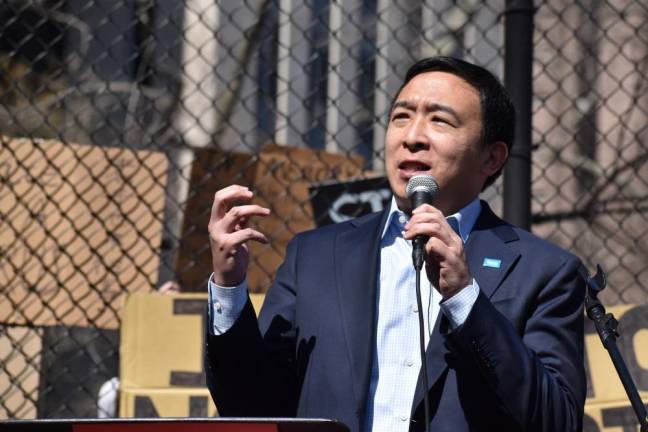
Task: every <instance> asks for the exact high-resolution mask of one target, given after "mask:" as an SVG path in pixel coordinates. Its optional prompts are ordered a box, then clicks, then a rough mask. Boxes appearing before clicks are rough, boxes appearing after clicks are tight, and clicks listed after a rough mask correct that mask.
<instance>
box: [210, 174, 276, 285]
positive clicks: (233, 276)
mask: <svg viewBox="0 0 648 432" xmlns="http://www.w3.org/2000/svg"><path fill="white" fill-rule="evenodd" d="M253 196H254V194H253V193H252V191H251V190H249V189H248V188H247V187H245V186H239V185H232V186H228V187H226V188H224V189H221V190H219V191H218V192H216V194H215V195H214V204H213V206H212V209H211V217H210V219H209V225H208V230H209V244H210V247H211V253H212V268H213V271H214V282H215V283H216V284H217V285H220V286H224V287H232V286H236V285H239V284H240V283H241V282H242V281H243V279H244V278H245V274H246V272H247V268H248V264H249V261H250V254H249V249H248V245H247V242H248V240H252V241H258V242H260V243H268V238H267V237H266V236H265V235H264V234H263V233H261V232H259V231H257V230H255V229H252V228H250V227H249V226H248V223H249V221H250V218H251V217H255V216H261V217H264V216H268V215H269V214H270V210H269V209H267V208H265V207H261V206H259V205H256V204H247V203H249V202H250V201H251V200H252V197H253Z"/></svg>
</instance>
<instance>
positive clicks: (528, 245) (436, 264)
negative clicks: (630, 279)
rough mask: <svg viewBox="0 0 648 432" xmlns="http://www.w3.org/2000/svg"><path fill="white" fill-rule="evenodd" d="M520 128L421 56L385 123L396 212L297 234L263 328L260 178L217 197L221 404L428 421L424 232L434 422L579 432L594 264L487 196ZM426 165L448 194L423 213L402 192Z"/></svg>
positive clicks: (355, 424) (225, 408) (232, 411)
mask: <svg viewBox="0 0 648 432" xmlns="http://www.w3.org/2000/svg"><path fill="white" fill-rule="evenodd" d="M513 129H514V110H513V107H512V104H511V102H510V100H509V98H508V96H507V94H506V92H505V90H504V89H503V87H502V86H501V84H500V83H499V82H498V81H497V79H496V78H494V77H493V76H492V75H491V74H490V73H489V72H487V71H486V70H484V69H482V68H480V67H477V66H475V65H472V64H469V63H466V62H463V61H461V60H457V59H452V58H447V57H437V58H431V59H425V60H422V61H420V62H418V63H416V64H415V65H413V66H412V67H411V68H410V70H409V71H408V73H407V75H406V78H405V82H404V84H403V86H402V87H401V89H400V90H399V92H398V94H397V96H396V98H395V100H394V103H393V106H392V110H391V113H390V119H389V125H388V128H387V135H386V144H385V145H386V148H385V165H386V172H387V177H388V179H389V183H390V186H391V189H392V191H393V194H394V197H393V200H392V204H391V207H389V208H387V209H385V210H384V211H383V212H379V213H375V214H371V215H368V216H365V217H361V218H359V219H356V220H353V221H349V222H345V223H341V224H336V225H331V226H327V227H323V228H320V229H317V230H312V231H309V232H306V233H302V234H299V235H297V236H296V237H295V239H293V241H292V242H291V244H290V245H289V246H288V248H287V251H286V258H285V261H284V263H283V264H282V266H281V268H280V269H279V270H278V272H277V275H276V280H275V283H274V284H273V286H272V287H271V288H270V290H269V291H268V293H267V296H266V300H265V304H264V306H263V309H262V311H261V313H260V316H259V320H258V324H257V320H256V318H255V315H254V311H253V309H252V307H251V305H250V303H249V300H247V294H246V287H245V271H246V268H247V260H248V252H247V246H246V242H247V241H260V242H267V241H268V240H267V238H266V236H265V235H264V234H263V233H260V232H258V231H256V230H254V229H251V228H249V227H248V226H247V223H248V221H249V219H250V218H252V217H263V216H266V215H268V214H269V211H268V210H267V209H265V208H262V207H259V206H256V205H251V204H248V203H246V201H249V200H250V199H251V198H252V196H253V193H252V192H251V191H249V190H248V189H247V188H244V187H240V186H230V187H227V188H225V189H223V190H221V191H218V192H217V193H216V195H215V199H214V205H213V208H212V216H211V220H210V223H209V232H210V243H211V248H212V257H213V268H214V273H213V275H212V279H211V280H210V287H209V290H210V308H209V322H210V323H209V325H208V336H207V350H206V353H207V354H206V370H207V374H208V383H209V388H210V391H211V393H212V396H213V398H214V401H215V402H216V405H217V407H218V408H219V411H220V412H221V414H222V415H227V416H274V417H291V416H295V415H296V416H300V417H319V418H334V419H338V420H340V421H342V422H343V423H345V424H346V425H347V426H349V427H350V429H351V430H352V431H398V430H402V431H407V430H424V429H425V425H424V424H423V423H424V416H423V406H422V403H423V390H424V389H423V388H422V383H421V364H420V358H419V355H418V337H419V336H418V330H417V329H418V327H417V325H418V324H417V306H416V300H415V294H414V292H415V287H414V277H413V275H414V271H413V269H412V264H411V240H412V239H413V238H414V237H415V236H417V235H422V236H425V237H428V238H429V240H428V241H427V243H426V245H425V249H426V261H425V274H426V275H427V280H426V281H425V283H422V291H423V294H424V296H423V298H424V303H423V306H424V311H425V314H424V315H425V317H426V327H425V328H426V331H425V334H426V341H425V342H426V344H427V351H426V365H424V367H426V368H427V371H428V375H429V385H430V388H429V389H426V390H427V391H428V395H429V404H430V406H429V408H430V413H431V414H430V417H431V420H430V430H432V431H468V430H476V431H481V430H484V431H490V430H501V431H513V430H542V431H575V430H580V428H581V421H582V415H583V405H584V399H585V379H584V371H583V313H582V302H583V296H584V281H583V279H582V277H581V274H582V273H581V264H580V262H579V260H578V259H577V258H575V257H574V256H573V255H571V254H569V253H568V252H565V251H563V250H561V249H559V248H558V247H556V246H553V245H551V244H549V243H547V242H545V241H543V240H541V239H539V238H537V237H535V236H533V235H532V234H530V233H528V232H526V231H523V230H521V229H519V228H516V227H513V226H511V225H509V224H507V223H505V222H504V221H502V220H500V219H499V218H497V217H496V216H495V215H494V214H493V213H492V212H491V210H490V209H489V207H488V205H487V204H486V203H484V202H480V200H479V198H478V195H479V193H480V192H481V191H482V190H483V188H485V187H486V186H488V185H489V184H491V183H492V182H493V181H494V180H495V178H496V177H497V176H498V175H499V174H500V172H501V170H502V167H503V165H504V163H505V162H506V159H507V157H508V152H509V146H510V144H511V142H512V135H513V132H512V131H513ZM421 173H427V174H430V175H432V176H434V177H435V178H436V180H437V181H438V184H439V187H440V192H439V194H438V196H437V197H436V199H435V201H434V203H433V204H434V205H433V206H432V205H423V206H420V207H418V208H416V209H414V210H412V209H411V208H410V207H411V206H410V203H409V201H408V198H407V196H406V192H405V188H406V184H407V182H408V180H409V179H410V178H411V177H412V176H414V175H416V174H421ZM241 203H242V204H241ZM446 216H451V217H449V218H447V219H446ZM453 227H454V228H453ZM229 287H234V288H229Z"/></svg>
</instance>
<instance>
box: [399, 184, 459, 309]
mask: <svg viewBox="0 0 648 432" xmlns="http://www.w3.org/2000/svg"><path fill="white" fill-rule="evenodd" d="M439 191H440V189H439V185H438V183H437V182H436V180H435V179H434V177H432V176H430V175H428V174H419V175H416V176H414V177H412V178H411V179H410V180H409V181H408V183H407V188H406V192H407V196H408V198H409V199H410V203H411V207H412V217H411V219H410V221H409V222H408V223H407V225H406V226H405V239H408V240H412V261H413V264H414V267H415V268H416V269H418V270H420V269H421V268H422V267H423V262H425V261H427V266H426V272H427V276H428V279H429V280H430V282H432V283H433V284H434V286H435V287H436V288H437V289H438V291H439V292H440V293H441V295H442V297H443V298H444V299H447V298H450V297H452V296H453V295H454V294H456V293H457V292H459V290H461V289H463V288H464V287H466V286H468V285H469V284H471V283H472V275H471V274H470V270H469V269H468V264H467V263H466V257H465V253H464V246H463V241H462V239H461V237H459V235H458V234H457V233H455V232H454V230H453V229H452V227H451V226H450V225H449V224H448V222H447V220H446V218H445V215H443V213H441V211H440V210H438V209H436V208H435V207H433V203H434V200H435V198H436V197H437V196H438V194H439Z"/></svg>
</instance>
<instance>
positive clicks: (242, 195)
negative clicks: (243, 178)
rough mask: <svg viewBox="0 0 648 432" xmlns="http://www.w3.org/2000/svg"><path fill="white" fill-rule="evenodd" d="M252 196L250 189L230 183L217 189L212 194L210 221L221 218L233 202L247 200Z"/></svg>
mask: <svg viewBox="0 0 648 432" xmlns="http://www.w3.org/2000/svg"><path fill="white" fill-rule="evenodd" d="M252 196H253V194H252V191H251V190H250V189H248V188H247V187H245V186H239V185H231V186H227V187H226V188H223V189H221V190H219V191H218V192H216V193H215V194H214V204H213V205H212V209H211V218H210V223H211V222H212V221H213V220H215V219H216V220H219V219H222V218H223V217H224V216H225V214H226V213H227V211H228V210H229V209H230V208H231V207H232V206H233V205H234V204H235V203H237V202H245V201H249V200H251V199H252Z"/></svg>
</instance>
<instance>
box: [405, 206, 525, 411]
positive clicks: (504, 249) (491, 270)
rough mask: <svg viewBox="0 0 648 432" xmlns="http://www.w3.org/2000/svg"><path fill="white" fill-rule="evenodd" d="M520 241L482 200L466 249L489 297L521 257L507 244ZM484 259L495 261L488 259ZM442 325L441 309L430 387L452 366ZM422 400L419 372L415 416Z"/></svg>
mask: <svg viewBox="0 0 648 432" xmlns="http://www.w3.org/2000/svg"><path fill="white" fill-rule="evenodd" d="M516 240H518V236H517V234H516V233H515V231H514V230H513V229H512V228H511V226H510V225H508V224H506V222H504V221H502V220H501V219H499V218H498V217H497V216H495V214H494V213H493V212H492V210H491V209H490V207H489V206H488V204H486V203H485V202H482V209H481V213H480V215H479V218H478V219H477V221H476V222H475V226H474V227H473V229H472V231H471V233H470V237H469V238H468V242H467V244H466V246H465V252H466V260H467V261H468V267H469V268H470V271H471V273H472V275H473V277H474V278H475V280H476V281H477V284H479V289H480V290H481V291H482V292H483V293H484V294H485V295H486V296H487V297H489V298H490V297H491V296H492V295H493V294H494V293H495V291H496V290H497V288H498V287H499V286H500V285H501V283H502V282H503V280H504V278H505V277H506V275H507V274H508V273H509V271H510V270H511V269H512V268H513V266H514V265H515V263H516V262H517V259H518V258H519V256H520V254H519V253H518V252H517V251H515V250H512V249H511V248H509V246H507V243H510V242H513V241H516ZM484 259H488V260H492V261H486V262H484ZM484 264H486V265H484ZM442 325H443V326H445V325H447V320H446V319H445V317H443V315H442V312H439V316H438V317H437V320H436V323H435V324H434V329H433V331H432V335H430V342H429V344H428V346H427V349H426V368H427V373H428V380H429V385H430V388H432V387H433V386H434V385H435V383H436V382H437V380H438V379H439V377H441V375H442V374H443V373H444V372H445V371H446V369H447V368H448V364H447V362H446V359H445V356H446V354H447V353H448V350H447V349H446V347H445V341H444V337H443V335H442V334H441V331H440V329H441V326H442ZM422 401H423V382H422V374H419V379H418V382H417V384H416V391H415V393H414V403H413V404H412V415H414V412H415V411H416V409H417V407H418V406H419V404H420V403H421V402H422Z"/></svg>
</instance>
